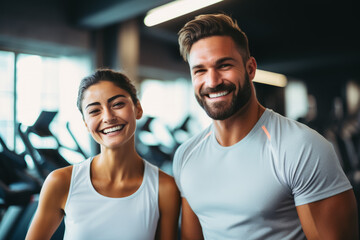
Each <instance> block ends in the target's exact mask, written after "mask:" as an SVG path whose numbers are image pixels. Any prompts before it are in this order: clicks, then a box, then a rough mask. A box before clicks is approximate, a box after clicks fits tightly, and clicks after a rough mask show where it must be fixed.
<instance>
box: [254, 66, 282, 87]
mask: <svg viewBox="0 0 360 240" xmlns="http://www.w3.org/2000/svg"><path fill="white" fill-rule="evenodd" d="M253 81H254V82H258V83H263V84H268V85H272V86H277V87H285V86H286V84H287V78H286V76H285V75H283V74H279V73H274V72H268V71H264V70H260V69H256V74H255V78H254V79H253Z"/></svg>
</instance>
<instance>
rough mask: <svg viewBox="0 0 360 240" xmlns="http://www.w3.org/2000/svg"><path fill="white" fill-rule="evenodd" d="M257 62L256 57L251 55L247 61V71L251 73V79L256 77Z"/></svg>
mask: <svg viewBox="0 0 360 240" xmlns="http://www.w3.org/2000/svg"><path fill="white" fill-rule="evenodd" d="M256 68H257V63H256V60H255V58H254V57H250V58H249V59H248V61H247V62H246V71H247V73H248V75H249V79H250V80H253V79H254V77H255V73H256Z"/></svg>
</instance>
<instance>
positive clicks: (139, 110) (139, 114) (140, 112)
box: [135, 100, 143, 120]
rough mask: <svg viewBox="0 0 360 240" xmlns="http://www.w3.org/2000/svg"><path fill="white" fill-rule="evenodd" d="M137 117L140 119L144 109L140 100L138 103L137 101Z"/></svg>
mask: <svg viewBox="0 0 360 240" xmlns="http://www.w3.org/2000/svg"><path fill="white" fill-rule="evenodd" d="M135 110H136V119H138V120H139V119H140V118H141V117H142V115H143V109H142V107H141V103H140V101H139V100H138V101H137V103H136V109H135Z"/></svg>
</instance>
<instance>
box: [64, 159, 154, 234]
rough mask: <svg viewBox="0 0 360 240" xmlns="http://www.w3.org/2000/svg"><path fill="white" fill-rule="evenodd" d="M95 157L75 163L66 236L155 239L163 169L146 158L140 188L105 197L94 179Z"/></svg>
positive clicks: (67, 204) (68, 204) (67, 207)
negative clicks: (160, 178) (118, 195)
mask: <svg viewBox="0 0 360 240" xmlns="http://www.w3.org/2000/svg"><path fill="white" fill-rule="evenodd" d="M91 161H92V158H91V159H89V160H86V161H84V162H82V163H80V164H76V165H74V166H73V170H72V176H71V183H70V189H69V196H68V199H67V201H66V205H65V218H64V221H65V234H64V239H65V240H70V239H72V240H73V239H76V240H92V239H94V240H95V239H96V240H99V239H101V240H107V239H126V240H145V239H154V238H155V232H156V228H157V224H158V220H159V207H158V189H159V169H158V168H157V167H155V166H154V165H152V164H150V163H148V162H147V161H145V160H144V165H145V170H144V177H143V181H142V183H141V186H140V187H139V189H138V190H137V191H136V192H135V193H133V194H132V195H130V196H127V197H123V198H111V197H105V196H103V195H101V194H99V193H98V192H97V191H96V190H95V189H94V187H93V185H92V183H91V179H90V164H91Z"/></svg>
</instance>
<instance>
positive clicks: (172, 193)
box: [156, 171, 180, 240]
mask: <svg viewBox="0 0 360 240" xmlns="http://www.w3.org/2000/svg"><path fill="white" fill-rule="evenodd" d="M159 210H160V220H159V223H158V227H157V230H156V239H158V240H162V239H177V235H178V227H179V214H180V194H179V190H178V189H177V186H176V184H175V181H174V179H173V178H172V177H171V176H169V175H167V174H166V173H164V172H162V171H159Z"/></svg>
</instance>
